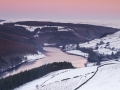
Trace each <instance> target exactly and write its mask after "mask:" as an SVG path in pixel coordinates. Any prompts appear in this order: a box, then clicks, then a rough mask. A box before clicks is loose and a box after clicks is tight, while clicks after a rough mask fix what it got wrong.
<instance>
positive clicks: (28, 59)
mask: <svg viewBox="0 0 120 90" xmlns="http://www.w3.org/2000/svg"><path fill="white" fill-rule="evenodd" d="M45 57H46V56H45V55H44V54H42V53H41V52H38V54H33V55H31V54H30V55H25V56H24V58H25V59H26V60H27V61H28V62H31V61H35V60H37V59H41V58H45Z"/></svg>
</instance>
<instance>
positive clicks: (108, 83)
mask: <svg viewBox="0 0 120 90" xmlns="http://www.w3.org/2000/svg"><path fill="white" fill-rule="evenodd" d="M119 72H120V63H119V62H117V61H116V62H115V63H109V62H108V63H107V62H106V63H105V64H104V65H102V66H93V67H86V68H77V69H66V70H60V71H56V72H52V73H50V74H48V75H45V76H44V77H42V78H40V79H37V80H34V81H32V82H29V83H26V84H24V85H23V86H20V87H18V88H16V89H14V90H119V88H120V86H119V84H120V73H119Z"/></svg>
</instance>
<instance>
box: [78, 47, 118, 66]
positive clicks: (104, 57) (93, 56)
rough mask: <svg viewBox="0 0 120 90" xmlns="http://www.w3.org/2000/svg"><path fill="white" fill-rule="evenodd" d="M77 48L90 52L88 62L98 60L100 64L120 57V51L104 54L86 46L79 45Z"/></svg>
mask: <svg viewBox="0 0 120 90" xmlns="http://www.w3.org/2000/svg"><path fill="white" fill-rule="evenodd" d="M77 49H78V50H80V51H82V52H85V53H88V54H89V56H88V62H97V64H100V62H101V61H107V60H112V59H118V58H119V57H120V52H117V53H115V54H114V53H113V52H112V53H111V55H104V54H99V53H97V52H94V51H93V49H92V48H84V47H79V46H77Z"/></svg>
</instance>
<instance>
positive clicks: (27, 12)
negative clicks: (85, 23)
mask: <svg viewBox="0 0 120 90" xmlns="http://www.w3.org/2000/svg"><path fill="white" fill-rule="evenodd" d="M0 19H43V20H44V19H45V20H85V19H100V20H102V19H103V20H104V19H115V20H117V19H119V20H120V0H0Z"/></svg>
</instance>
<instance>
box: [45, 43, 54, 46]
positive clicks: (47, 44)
mask: <svg viewBox="0 0 120 90" xmlns="http://www.w3.org/2000/svg"><path fill="white" fill-rule="evenodd" d="M51 45H55V43H51V44H49V43H44V46H51Z"/></svg>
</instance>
